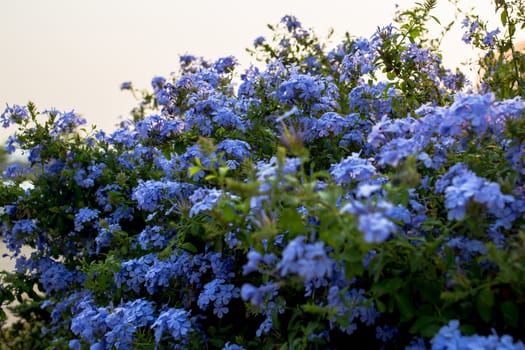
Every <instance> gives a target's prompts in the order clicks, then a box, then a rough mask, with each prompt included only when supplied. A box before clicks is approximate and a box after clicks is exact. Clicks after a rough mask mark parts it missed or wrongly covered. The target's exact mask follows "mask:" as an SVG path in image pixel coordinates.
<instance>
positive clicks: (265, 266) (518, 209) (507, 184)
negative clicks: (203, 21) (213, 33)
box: [0, 1, 525, 350]
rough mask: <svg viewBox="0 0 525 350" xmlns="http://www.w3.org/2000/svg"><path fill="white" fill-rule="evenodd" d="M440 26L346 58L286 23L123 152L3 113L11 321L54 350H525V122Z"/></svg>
mask: <svg viewBox="0 0 525 350" xmlns="http://www.w3.org/2000/svg"><path fill="white" fill-rule="evenodd" d="M434 6H435V2H434V1H427V2H426V3H424V4H418V5H417V6H416V7H415V8H414V9H411V10H407V11H405V12H402V13H400V14H399V17H398V22H397V23H396V24H395V25H390V26H386V27H381V28H379V29H378V30H377V32H375V33H373V35H372V36H371V37H370V38H368V39H367V38H354V37H351V36H349V35H348V36H347V37H346V39H345V40H344V41H343V42H342V43H341V44H339V45H337V46H335V47H334V48H327V47H326V45H325V44H324V43H323V42H322V41H321V40H320V39H319V38H318V37H316V36H315V34H314V33H313V32H312V31H311V30H307V29H305V28H304V27H303V26H302V25H301V24H300V22H299V21H298V20H297V19H296V18H295V17H293V16H285V17H284V18H283V19H282V21H281V22H280V23H279V24H278V25H276V26H271V27H270V29H272V33H273V34H272V35H273V37H270V38H269V39H265V38H263V37H260V38H257V39H256V40H255V42H254V45H253V48H252V49H251V52H252V53H253V55H254V57H256V58H257V59H258V60H259V62H260V63H259V64H258V65H254V66H251V67H249V68H248V69H246V70H244V71H241V72H240V79H239V80H236V79H237V78H236V77H237V76H238V74H239V72H238V66H237V61H236V60H235V58H234V57H223V58H219V59H217V60H215V61H213V60H212V61H208V60H204V59H202V58H198V57H194V56H189V55H187V56H182V57H181V62H180V69H179V72H178V73H177V74H176V75H173V76H171V77H169V78H164V77H155V78H154V79H153V80H152V90H151V91H142V92H141V91H138V90H135V89H134V88H133V86H132V84H131V83H127V82H126V83H124V84H123V85H122V88H123V89H125V90H131V91H132V92H133V93H134V94H136V95H137V96H139V99H140V103H139V104H138V106H137V107H136V108H135V109H134V110H133V111H132V119H130V120H129V121H125V122H123V123H121V125H120V128H119V129H118V130H116V131H115V132H113V133H110V134H107V133H105V132H104V131H101V130H97V129H95V128H91V129H89V128H86V127H85V123H86V121H85V120H84V119H83V118H82V117H80V116H79V115H77V114H75V113H74V112H60V111H58V110H44V111H42V112H40V111H38V110H37V108H36V106H34V105H33V104H31V103H29V104H28V105H27V106H17V105H12V106H7V108H6V110H5V111H4V113H3V114H2V115H1V117H0V120H1V122H2V124H3V126H4V127H8V126H13V125H15V126H16V127H18V131H17V132H16V133H15V134H14V135H13V136H11V137H10V139H9V141H8V144H7V149H8V151H10V152H13V151H14V150H16V149H19V150H22V151H23V152H25V154H27V156H28V160H29V166H28V167H21V166H12V167H10V168H8V169H7V170H6V171H4V173H3V181H2V182H1V183H0V187H1V189H0V205H1V208H2V209H1V211H0V213H1V214H0V215H1V218H2V226H1V233H2V235H3V237H4V240H5V242H6V244H7V247H8V249H9V251H10V256H11V258H13V259H15V260H16V272H13V273H8V272H3V274H2V275H1V276H2V277H1V280H2V286H1V287H0V298H1V299H0V301H2V302H3V303H4V304H5V303H7V302H10V301H12V300H15V299H18V300H19V301H20V302H22V303H23V305H25V307H26V310H27V309H28V308H29V309H31V307H32V308H33V311H32V313H31V317H32V322H34V324H35V325H37V326H38V327H39V331H40V327H41V332H42V334H43V335H42V337H43V338H42V339H44V340H43V343H44V344H41V345H39V346H42V347H50V348H57V349H60V348H71V349H168V348H169V349H171V348H174V349H204V348H210V349H212V348H213V349H215V348H216V349H230V350H233V349H327V348H329V349H338V348H339V349H341V348H347V346H348V344H356V346H358V347H359V348H365V349H380V348H384V349H403V348H408V349H426V348H432V349H474V348H476V349H481V348H483V349H496V348H498V349H525V346H524V345H523V343H522V341H523V340H524V338H523V335H524V334H525V333H524V331H525V255H524V254H525V230H524V227H523V224H524V222H525V221H524V219H525V216H524V215H525V187H524V175H525V168H524V160H525V158H524V152H525V146H524V144H525V119H524V116H523V110H524V107H525V105H524V102H523V100H522V99H521V98H520V97H519V93H516V94H514V95H515V96H516V97H513V98H511V99H509V98H506V99H505V98H501V97H498V96H499V93H500V91H495V88H497V86H491V88H492V89H489V88H488V87H486V90H487V91H484V92H483V93H481V94H477V93H472V92H469V93H467V92H466V91H467V90H466V89H465V78H464V76H463V75H462V74H461V73H459V72H457V71H451V70H448V69H446V68H444V67H443V65H442V63H441V55H440V53H439V51H438V49H437V48H436V47H435V46H433V45H431V41H430V40H429V36H428V30H427V29H426V28H427V27H426V23H427V22H428V21H429V20H432V18H433V17H432V16H431V10H432V9H433V7H434ZM476 30H477V29H476ZM491 35H494V34H491ZM502 40H503V39H502ZM498 59H501V56H498ZM509 59H512V57H511V58H509ZM24 247H26V248H30V253H24V252H26V251H27V249H25V250H24V252H23V251H22V248H24Z"/></svg>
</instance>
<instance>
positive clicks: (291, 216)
mask: <svg viewBox="0 0 525 350" xmlns="http://www.w3.org/2000/svg"><path fill="white" fill-rule="evenodd" d="M279 228H280V229H281V230H287V231H288V232H290V233H291V234H301V233H304V231H305V228H304V224H303V220H302V218H301V215H300V214H299V213H298V212H297V210H296V209H295V208H286V209H284V210H283V211H282V212H281V215H280V216H279Z"/></svg>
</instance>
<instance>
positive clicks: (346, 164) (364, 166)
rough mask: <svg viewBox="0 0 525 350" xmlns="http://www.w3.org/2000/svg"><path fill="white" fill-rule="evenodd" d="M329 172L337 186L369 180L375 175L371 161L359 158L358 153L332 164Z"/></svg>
mask: <svg viewBox="0 0 525 350" xmlns="http://www.w3.org/2000/svg"><path fill="white" fill-rule="evenodd" d="M329 171H330V174H331V175H332V176H333V177H334V180H335V182H336V183H337V184H338V185H342V184H349V183H351V182H352V181H356V182H360V181H364V180H369V179H370V178H371V177H372V176H373V175H375V174H376V168H375V167H374V166H373V165H372V161H371V160H370V159H363V158H360V157H359V154H358V153H352V155H351V156H349V157H346V158H345V159H343V160H342V161H341V162H339V163H337V164H332V166H331V167H330V170H329Z"/></svg>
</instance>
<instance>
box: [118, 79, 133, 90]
mask: <svg viewBox="0 0 525 350" xmlns="http://www.w3.org/2000/svg"><path fill="white" fill-rule="evenodd" d="M131 89H133V85H132V84H131V81H125V82H123V83H122V84H120V90H131Z"/></svg>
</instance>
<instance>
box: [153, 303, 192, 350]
mask: <svg viewBox="0 0 525 350" xmlns="http://www.w3.org/2000/svg"><path fill="white" fill-rule="evenodd" d="M189 317H190V313H189V311H186V310H184V309H177V308H169V309H167V310H164V311H163V312H161V313H160V315H159V317H158V318H157V319H156V320H155V322H154V323H153V324H152V325H151V328H152V329H154V330H155V342H156V343H157V344H158V343H159V342H160V341H161V340H162V338H163V337H162V336H163V335H164V334H166V333H167V334H168V335H170V336H171V337H172V338H173V340H175V341H177V342H179V343H183V342H184V341H185V340H187V338H188V336H189V334H190V333H191V332H192V324H191V321H190V318H189Z"/></svg>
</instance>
